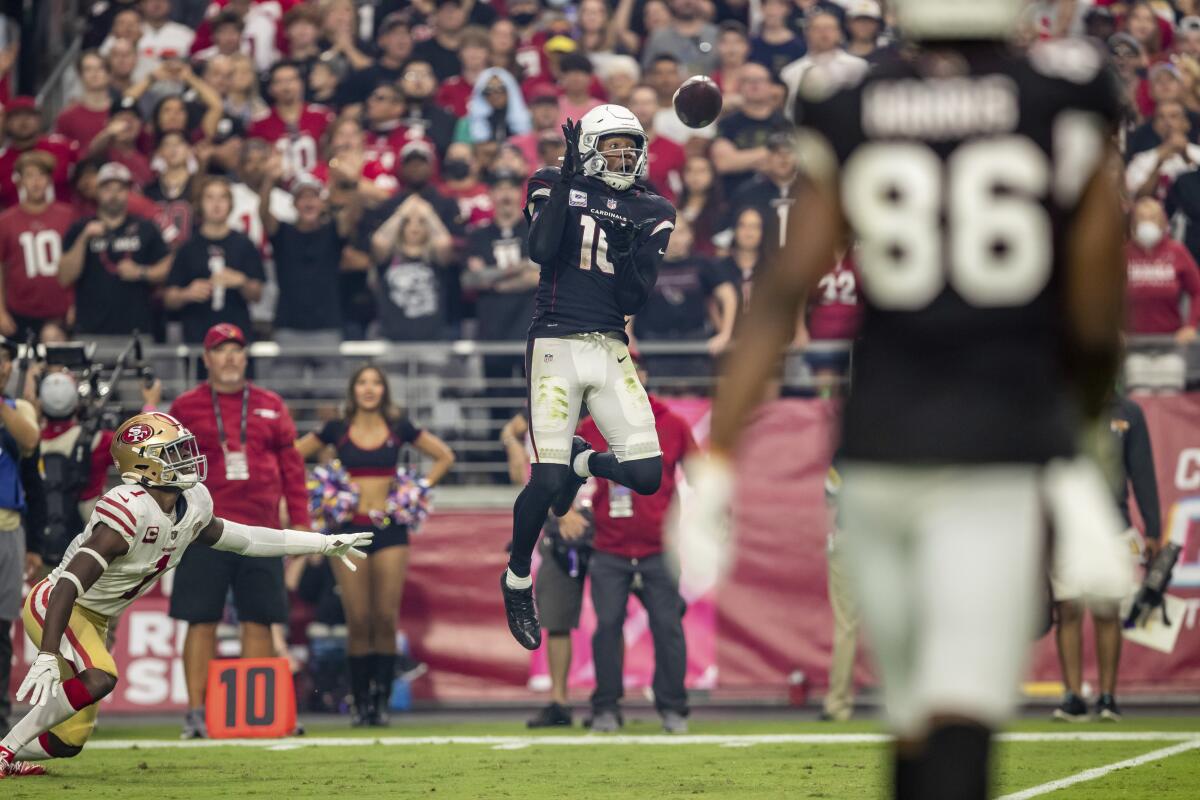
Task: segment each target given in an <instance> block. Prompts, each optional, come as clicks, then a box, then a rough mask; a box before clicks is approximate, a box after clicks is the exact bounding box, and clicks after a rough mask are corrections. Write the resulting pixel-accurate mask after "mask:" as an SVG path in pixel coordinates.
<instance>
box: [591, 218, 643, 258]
mask: <svg viewBox="0 0 1200 800" xmlns="http://www.w3.org/2000/svg"><path fill="white" fill-rule="evenodd" d="M653 224H654V220H652V219H648V220H643V221H641V222H618V221H617V220H612V221H606V222H604V223H603V224H601V226H600V227H602V228H603V229H604V237H605V238H606V239H607V240H608V252H609V253H612V254H614V255H616V256H619V257H622V258H623V257H626V256H630V255H632V254H633V247H634V245H635V244H636V243H637V241H638V237H640V236H641V234H642V231H644V230H646V229H647V228H648V227H650V226H651V225H653Z"/></svg>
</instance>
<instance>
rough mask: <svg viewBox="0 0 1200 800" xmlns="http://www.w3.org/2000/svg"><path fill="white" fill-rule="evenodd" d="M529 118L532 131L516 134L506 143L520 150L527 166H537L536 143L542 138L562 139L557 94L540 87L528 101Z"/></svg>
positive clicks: (550, 89)
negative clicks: (548, 136) (547, 136)
mask: <svg viewBox="0 0 1200 800" xmlns="http://www.w3.org/2000/svg"><path fill="white" fill-rule="evenodd" d="M529 118H530V123H531V125H532V130H530V131H529V132H527V133H522V134H518V135H516V136H513V137H511V138H510V139H509V140H508V141H509V143H510V144H512V145H515V146H516V147H517V148H519V149H520V151H521V154H522V155H523V156H524V157H525V161H526V163H527V164H537V163H539V161H540V159H539V158H538V142H540V141H541V139H542V137H543V136H546V135H550V136H553V137H555V138H562V131H561V129H560V128H559V123H558V93H557V92H556V91H555V90H554V89H552V88H551V87H549V86H540V87H538V88H536V89H535V90H534V94H533V96H532V97H531V98H530V99H529Z"/></svg>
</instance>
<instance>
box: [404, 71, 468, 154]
mask: <svg viewBox="0 0 1200 800" xmlns="http://www.w3.org/2000/svg"><path fill="white" fill-rule="evenodd" d="M436 88H437V80H436V77H435V74H434V71H433V66H432V65H431V64H430V63H429V62H428V61H425V60H424V59H420V58H412V59H409V61H408V63H406V64H405V65H404V71H403V73H401V76H400V91H401V93H402V94H403V95H404V121H403V124H404V125H406V126H408V127H409V128H422V129H423V130H424V131H425V137H426V138H427V139H429V140H430V141H431V142H433V144H434V147H435V148H436V149H437V154H438V158H441V157H443V156H445V154H446V148H447V147H449V146H450V142H452V141H454V126H455V125H456V124H458V120H457V119H455V117H454V115H453V114H451V113H450V112H449V111H447V110H446V109H444V108H442V107H441V106H439V105H438V104H437V103H436V102H434V99H433V92H434V90H435V89H436Z"/></svg>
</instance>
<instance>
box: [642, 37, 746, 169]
mask: <svg viewBox="0 0 1200 800" xmlns="http://www.w3.org/2000/svg"><path fill="white" fill-rule="evenodd" d="M738 74H739V75H740V74H741V70H738ZM646 83H648V84H650V85H651V86H653V87H654V91H655V92H656V93H657V94H658V111H656V112H655V114H654V129H655V130H656V131H658V133H659V135H660V136H665V137H666V138H668V139H670V140H671V141H673V142H675V143H676V144H679V145H683V146H684V147H685V148H687V151H688V152H689V153H694V152H701V151H704V150H707V149H708V145H709V142H711V141H712V139H714V138H715V137H716V135H717V125H716V123H713V124H712V125H709V126H707V127H705V128H699V129H697V128H689V127H688V126H686V125H684V124H683V122H682V121H681V120H680V119H679V115H678V114H676V113H675V105H674V103H673V102H672V98H673V97H674V96H675V90H676V89H678V88H679V84H681V83H683V67H682V66H681V65H680V63H679V59H678V58H676V57H675V56H673V55H671V54H670V53H662V54H660V55H659V56H657V57H656V58H655V59H654V61H653V63H651V65H650V69H649V70H648V71H647V73H646ZM729 89H730V87H729V86H728V85H727V86H726V87H725V91H727V92H728V91H729Z"/></svg>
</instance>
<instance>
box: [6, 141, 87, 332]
mask: <svg viewBox="0 0 1200 800" xmlns="http://www.w3.org/2000/svg"><path fill="white" fill-rule="evenodd" d="M14 173H15V178H16V181H17V186H18V187H19V189H20V192H19V195H20V197H21V202H20V203H19V204H18V205H16V206H13V207H12V208H9V209H6V210H5V211H3V212H0V275H2V276H3V280H2V281H0V334H3V335H4V336H8V337H15V338H16V339H17V340H18V341H23V340H25V339H27V338H28V335H29V333H30V332H33V333H37V334H40V333H41V331H42V328H43V327H44V326H45V325H46V324H47V323H54V324H56V325H58V326H60V327H61V328H63V329H64V330H65V329H66V319H67V317H68V315H69V312H70V309H71V306H72V304H73V302H74V293H73V292H72V291H71V290H70V289H69V288H65V287H63V286H60V285H59V283H58V269H59V261H60V259H61V257H62V252H63V239H64V237H65V236H66V233H67V230H68V229H69V228H70V227H71V224H72V223H73V222H74V221H75V210H74V209H72V208H71V206H69V205H67V204H66V203H62V202H56V201H55V200H54V197H53V194H52V192H51V179H52V176H53V174H54V156H52V155H50V154H49V153H45V152H42V151H41V150H30V151H28V152H25V153H22V154H21V157H20V158H18V159H17V163H16V167H15V169H14Z"/></svg>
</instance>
